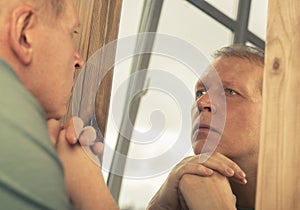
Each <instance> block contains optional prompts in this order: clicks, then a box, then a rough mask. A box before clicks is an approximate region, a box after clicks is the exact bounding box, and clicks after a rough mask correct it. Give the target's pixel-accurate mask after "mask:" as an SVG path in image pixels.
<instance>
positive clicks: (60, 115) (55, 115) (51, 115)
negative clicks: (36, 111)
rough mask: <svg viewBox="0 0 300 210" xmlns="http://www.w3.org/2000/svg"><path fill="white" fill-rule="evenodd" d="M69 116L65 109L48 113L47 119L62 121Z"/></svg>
mask: <svg viewBox="0 0 300 210" xmlns="http://www.w3.org/2000/svg"><path fill="white" fill-rule="evenodd" d="M66 114H67V109H66V108H63V109H61V110H59V111H56V112H51V113H46V115H47V119H48V120H49V119H55V120H61V119H62V118H63V117H64V116H65V115H66Z"/></svg>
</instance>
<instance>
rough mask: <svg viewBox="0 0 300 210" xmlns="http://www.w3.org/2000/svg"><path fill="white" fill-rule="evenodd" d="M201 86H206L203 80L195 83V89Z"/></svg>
mask: <svg viewBox="0 0 300 210" xmlns="http://www.w3.org/2000/svg"><path fill="white" fill-rule="evenodd" d="M199 88H206V87H205V85H204V84H203V82H202V81H198V82H197V83H196V85H195V90H197V89H199Z"/></svg>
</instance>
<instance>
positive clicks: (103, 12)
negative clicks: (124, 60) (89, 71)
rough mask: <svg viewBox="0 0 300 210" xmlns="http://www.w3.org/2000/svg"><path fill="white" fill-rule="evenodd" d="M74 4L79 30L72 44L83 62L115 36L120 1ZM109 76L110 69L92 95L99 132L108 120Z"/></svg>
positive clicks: (77, 1) (94, 0)
mask: <svg viewBox="0 0 300 210" xmlns="http://www.w3.org/2000/svg"><path fill="white" fill-rule="evenodd" d="M75 6H76V7H77V10H78V12H79V18H80V21H81V29H80V32H81V33H80V36H78V37H77V38H76V40H75V44H76V46H77V47H78V49H79V53H80V54H81V55H82V57H83V58H84V60H85V61H87V60H88V58H89V57H90V56H92V55H93V54H94V53H95V52H96V51H97V50H99V49H100V48H102V47H103V46H105V45H106V44H107V43H109V42H111V41H113V40H115V39H117V37H118V31H119V23H120V16H121V6H122V0H118V1H116V0H75ZM110 59H114V58H113V57H112V58H110ZM112 79H113V71H112V70H111V71H110V72H109V73H108V74H107V75H106V77H105V78H104V80H103V81H102V82H101V86H100V87H99V90H98V94H97V98H96V107H97V108H96V116H97V121H98V125H99V128H100V130H101V132H102V134H105V129H106V124H107V119H108V111H109V103H110V94H111V86H112Z"/></svg>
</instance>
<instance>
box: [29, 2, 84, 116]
mask: <svg viewBox="0 0 300 210" xmlns="http://www.w3.org/2000/svg"><path fill="white" fill-rule="evenodd" d="M66 5H67V6H66V11H64V14H63V16H62V17H59V18H58V19H57V20H54V21H52V22H51V21H50V23H46V20H45V21H43V20H40V21H39V26H38V27H37V32H36V37H37V40H36V41H35V42H34V46H33V49H34V50H33V53H34V55H33V56H34V57H33V68H32V69H33V71H32V73H31V75H30V76H31V78H30V84H29V85H28V87H29V90H30V91H31V92H32V93H33V95H34V96H35V97H36V98H37V99H38V100H39V102H40V103H41V105H42V106H43V108H44V110H45V112H46V114H47V117H48V118H56V119H58V118H61V117H62V116H63V115H64V114H66V107H67V106H66V105H67V102H68V100H69V98H70V96H71V90H72V87H73V83H74V81H73V76H74V70H75V66H78V67H80V66H82V65H83V60H82V58H81V57H80V55H79V54H78V52H77V50H76V49H75V47H74V43H73V34H74V32H75V31H76V28H77V27H78V16H77V13H76V11H75V8H74V5H73V1H72V0H66Z"/></svg>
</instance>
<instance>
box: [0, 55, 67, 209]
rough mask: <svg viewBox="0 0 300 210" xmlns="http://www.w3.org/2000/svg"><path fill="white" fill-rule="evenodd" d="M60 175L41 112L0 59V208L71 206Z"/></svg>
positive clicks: (15, 76) (60, 169) (56, 207)
mask: <svg viewBox="0 0 300 210" xmlns="http://www.w3.org/2000/svg"><path fill="white" fill-rule="evenodd" d="M41 79H43V78H41ZM63 177H64V174H63V168H62V165H61V163H60V161H59V160H58V157H57V155H56V153H55V150H54V148H53V146H52V144H51V141H50V137H49V135H48V131H47V124H46V118H45V113H44V112H43V110H42V108H41V106H40V105H39V103H38V102H37V101H36V99H35V98H34V97H33V96H32V95H31V94H30V93H29V92H28V91H27V90H26V89H25V88H24V87H23V86H22V84H21V82H20V81H19V79H18V77H17V75H16V74H15V72H14V71H13V70H12V69H11V67H10V66H8V65H7V64H6V63H5V62H4V61H3V60H1V59H0V209H3V210H14V209H16V210H25V209H30V210H34V209H53V210H63V209H72V207H71V204H70V201H69V199H68V197H67V193H66V189H65V186H64V178H63Z"/></svg>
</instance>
